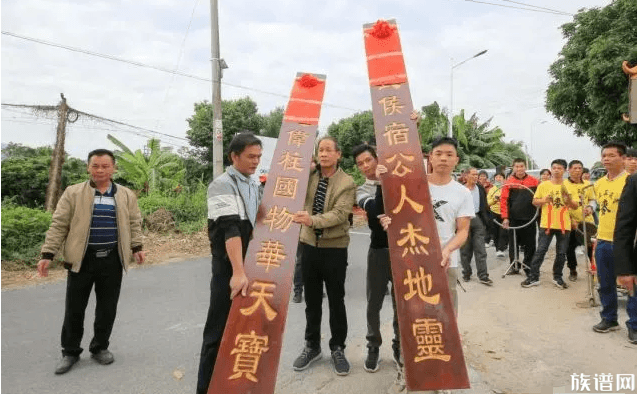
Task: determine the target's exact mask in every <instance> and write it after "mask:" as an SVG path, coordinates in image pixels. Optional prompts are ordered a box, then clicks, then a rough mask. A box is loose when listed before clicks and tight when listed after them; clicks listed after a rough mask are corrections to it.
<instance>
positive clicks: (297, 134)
mask: <svg viewBox="0 0 637 394" xmlns="http://www.w3.org/2000/svg"><path fill="white" fill-rule="evenodd" d="M288 134H289V135H290V136H289V137H288V145H296V146H298V147H300V146H301V145H303V144H305V141H307V137H308V136H309V134H308V133H306V132H304V131H301V130H292V131H288Z"/></svg>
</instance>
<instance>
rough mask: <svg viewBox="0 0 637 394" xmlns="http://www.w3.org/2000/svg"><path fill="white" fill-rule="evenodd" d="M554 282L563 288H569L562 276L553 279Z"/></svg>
mask: <svg viewBox="0 0 637 394" xmlns="http://www.w3.org/2000/svg"><path fill="white" fill-rule="evenodd" d="M553 284H554V285H555V286H557V287H558V288H560V289H562V290H563V289H568V285H567V284H566V282H564V280H562V278H555V279H553Z"/></svg>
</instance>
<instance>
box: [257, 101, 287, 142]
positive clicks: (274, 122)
mask: <svg viewBox="0 0 637 394" xmlns="http://www.w3.org/2000/svg"><path fill="white" fill-rule="evenodd" d="M284 111H285V110H284V109H283V107H276V108H275V109H273V110H272V111H270V113H269V114H267V115H264V116H263V129H262V130H261V135H262V136H264V137H272V138H278V137H279V131H281V123H283V113H284Z"/></svg>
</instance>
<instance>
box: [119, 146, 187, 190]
mask: <svg viewBox="0 0 637 394" xmlns="http://www.w3.org/2000/svg"><path fill="white" fill-rule="evenodd" d="M107 137H108V139H109V141H111V142H112V143H114V144H115V145H117V147H118V148H120V149H121V151H115V152H114V153H115V157H116V158H117V167H118V172H117V173H116V174H115V177H116V178H123V179H125V180H127V181H128V182H130V183H131V184H132V185H133V186H134V187H135V188H137V189H139V190H141V191H142V192H145V193H148V192H149V191H152V190H158V189H159V190H161V189H163V190H166V189H172V188H175V187H176V186H177V185H179V184H180V182H181V181H182V180H183V177H184V173H185V169H184V164H183V161H182V159H181V158H180V157H179V156H178V155H176V154H174V153H172V152H171V151H170V150H169V149H165V148H164V149H162V148H161V146H160V142H159V140H158V139H154V138H151V139H150V140H148V144H147V147H148V154H144V153H143V152H142V151H141V149H137V150H136V151H135V152H133V151H131V150H130V149H129V148H128V147H127V146H126V145H124V144H123V143H122V142H121V141H119V140H118V139H117V138H115V137H113V136H112V135H110V134H109V135H108V136H107Z"/></svg>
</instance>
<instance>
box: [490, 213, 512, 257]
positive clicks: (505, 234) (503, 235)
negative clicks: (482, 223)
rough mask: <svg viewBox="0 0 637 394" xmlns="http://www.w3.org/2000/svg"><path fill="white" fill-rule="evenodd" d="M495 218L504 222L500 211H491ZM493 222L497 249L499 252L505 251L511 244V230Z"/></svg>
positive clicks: (499, 221)
mask: <svg viewBox="0 0 637 394" xmlns="http://www.w3.org/2000/svg"><path fill="white" fill-rule="evenodd" d="M491 216H493V219H495V220H497V221H498V223H502V216H500V214H498V213H494V212H491ZM491 223H492V224H493V240H494V241H493V243H494V244H495V250H496V251H498V252H504V251H505V250H506V249H507V246H508V245H509V231H508V230H505V229H503V228H502V227H501V226H499V225H497V224H495V223H493V221H492V222H491Z"/></svg>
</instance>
